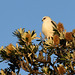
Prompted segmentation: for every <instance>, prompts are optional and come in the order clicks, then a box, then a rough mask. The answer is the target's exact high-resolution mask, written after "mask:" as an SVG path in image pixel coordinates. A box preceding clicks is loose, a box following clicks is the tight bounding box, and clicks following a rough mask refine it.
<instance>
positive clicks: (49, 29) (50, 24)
mask: <svg viewBox="0 0 75 75" xmlns="http://www.w3.org/2000/svg"><path fill="white" fill-rule="evenodd" d="M42 21H43V23H42V33H43V34H44V35H45V37H47V39H48V38H50V37H53V34H54V30H53V29H54V28H57V24H56V22H54V21H53V20H52V19H51V18H50V17H49V16H44V17H43V18H42Z"/></svg>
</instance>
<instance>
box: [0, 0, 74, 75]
mask: <svg viewBox="0 0 75 75" xmlns="http://www.w3.org/2000/svg"><path fill="white" fill-rule="evenodd" d="M44 16H50V17H51V18H52V20H54V21H55V22H56V23H58V22H61V23H63V25H64V27H65V29H66V30H67V31H68V32H69V31H72V29H74V28H75V0H0V47H1V46H2V45H4V46H7V45H8V44H10V43H12V44H14V45H15V44H16V42H17V38H16V37H14V36H13V34H12V32H13V31H15V30H16V29H18V28H20V27H21V28H25V29H26V31H28V30H30V31H32V30H35V31H36V33H37V36H38V37H39V33H40V32H41V27H42V21H41V20H42V17H44ZM4 66H6V65H4V64H2V65H1V64H0V69H1V68H3V67H4ZM21 74H22V75H25V74H24V72H21ZM26 74H27V73H26Z"/></svg>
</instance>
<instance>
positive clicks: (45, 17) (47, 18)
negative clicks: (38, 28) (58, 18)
mask: <svg viewBox="0 0 75 75" xmlns="http://www.w3.org/2000/svg"><path fill="white" fill-rule="evenodd" d="M42 21H43V22H47V21H51V18H50V17H49V16H44V17H43V18H42Z"/></svg>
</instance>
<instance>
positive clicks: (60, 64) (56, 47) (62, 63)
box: [0, 23, 75, 75]
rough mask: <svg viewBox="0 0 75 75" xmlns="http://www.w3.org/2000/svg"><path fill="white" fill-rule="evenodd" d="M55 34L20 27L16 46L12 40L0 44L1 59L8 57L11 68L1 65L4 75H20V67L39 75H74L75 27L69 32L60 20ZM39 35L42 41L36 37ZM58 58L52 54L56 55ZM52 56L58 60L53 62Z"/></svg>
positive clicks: (15, 33)
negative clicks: (37, 33) (46, 35)
mask: <svg viewBox="0 0 75 75" xmlns="http://www.w3.org/2000/svg"><path fill="white" fill-rule="evenodd" d="M54 31H55V33H54V36H53V37H50V38H48V39H46V38H42V36H41V33H40V37H36V33H35V31H34V30H33V31H32V32H30V31H28V32H26V31H25V29H24V28H23V29H22V28H20V29H18V30H16V31H14V32H13V34H14V35H15V36H16V37H17V38H18V43H16V46H14V45H13V44H12V43H10V44H9V45H8V46H6V47H3V46H2V47H1V48H0V56H1V57H0V62H3V61H5V60H6V61H7V63H8V65H9V68H5V69H4V70H3V69H1V71H0V73H1V75H20V74H19V72H20V69H21V68H22V69H23V70H24V71H27V72H29V75H31V74H39V75H63V74H67V75H72V74H74V73H75V29H74V30H73V31H72V32H66V30H64V27H63V24H62V23H58V24H57V27H56V28H55V29H54ZM34 39H36V41H38V42H39V44H38V45H37V44H35V43H33V42H32V40H34ZM53 54H54V55H56V56H57V57H56V58H51V56H52V55H53ZM52 59H55V61H53V62H51V60H52Z"/></svg>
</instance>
